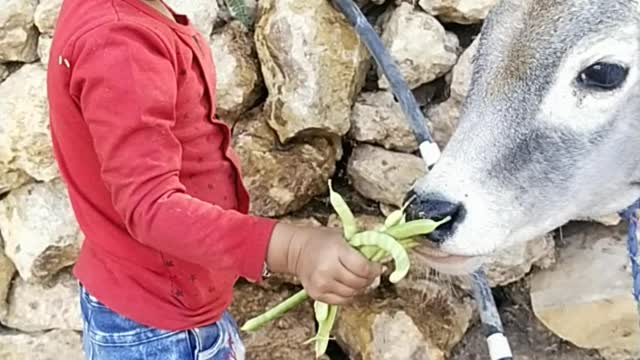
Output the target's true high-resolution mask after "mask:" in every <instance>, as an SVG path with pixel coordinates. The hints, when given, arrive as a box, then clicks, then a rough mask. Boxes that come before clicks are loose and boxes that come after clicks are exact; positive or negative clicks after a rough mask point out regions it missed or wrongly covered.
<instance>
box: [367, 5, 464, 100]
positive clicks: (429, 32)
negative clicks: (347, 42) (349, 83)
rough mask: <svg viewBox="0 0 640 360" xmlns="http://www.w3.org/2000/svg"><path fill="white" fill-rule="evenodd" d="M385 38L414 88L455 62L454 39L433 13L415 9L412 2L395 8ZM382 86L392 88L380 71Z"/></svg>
mask: <svg viewBox="0 0 640 360" xmlns="http://www.w3.org/2000/svg"><path fill="white" fill-rule="evenodd" d="M382 41H383V43H384V45H385V46H386V48H387V49H389V53H390V54H391V57H392V58H393V59H394V60H395V61H396V63H397V64H398V66H399V68H400V72H401V73H402V75H403V76H404V78H405V79H406V80H407V82H408V84H409V86H410V87H411V88H416V87H418V86H420V85H422V84H426V83H428V82H431V81H433V80H435V79H437V78H438V77H440V76H442V75H444V74H446V73H447V72H448V71H449V70H451V68H452V67H453V65H455V63H456V60H457V56H456V53H455V51H454V49H452V45H453V44H452V43H451V41H452V38H451V37H448V36H447V33H446V31H445V29H444V27H442V25H441V24H440V23H439V22H438V20H436V18H434V17H433V16H431V15H429V14H426V13H424V12H421V11H418V10H415V9H414V8H413V6H411V5H410V4H408V3H402V4H400V6H398V8H396V9H395V11H394V12H393V14H392V15H391V16H390V18H389V21H388V22H387V23H386V25H385V26H384V31H383V33H382ZM379 76H380V80H379V82H378V85H379V86H380V88H383V89H387V88H389V83H388V81H387V79H386V78H385V77H384V75H382V73H381V72H379Z"/></svg>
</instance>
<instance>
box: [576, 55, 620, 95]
mask: <svg viewBox="0 0 640 360" xmlns="http://www.w3.org/2000/svg"><path fill="white" fill-rule="evenodd" d="M628 74H629V69H628V68H626V67H624V66H622V65H618V64H611V63H603V62H598V63H595V64H593V65H591V66H589V67H588V68H586V69H584V70H582V72H581V73H580V75H578V83H579V84H580V85H582V86H584V87H587V88H591V89H595V90H614V89H616V88H618V87H620V86H621V85H622V84H623V83H624V81H625V80H626V79H627V75H628Z"/></svg>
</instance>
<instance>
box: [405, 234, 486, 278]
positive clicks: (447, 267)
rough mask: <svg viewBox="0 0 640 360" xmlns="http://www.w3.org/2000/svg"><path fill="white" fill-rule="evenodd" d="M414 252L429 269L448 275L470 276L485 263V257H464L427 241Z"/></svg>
mask: <svg viewBox="0 0 640 360" xmlns="http://www.w3.org/2000/svg"><path fill="white" fill-rule="evenodd" d="M412 251H413V253H414V254H416V255H417V256H418V257H419V258H420V259H422V260H423V261H424V262H425V263H426V264H427V265H428V266H429V267H431V268H433V269H434V270H436V271H438V272H440V273H443V274H448V275H467V274H470V273H472V272H474V271H476V270H478V269H479V268H480V267H481V266H482V264H483V263H484V261H485V257H484V256H463V255H455V254H451V253H448V252H445V251H442V250H441V249H439V248H437V247H435V246H433V245H432V244H430V243H428V242H427V241H423V242H421V244H420V246H417V247H415V248H414V249H413V250H412Z"/></svg>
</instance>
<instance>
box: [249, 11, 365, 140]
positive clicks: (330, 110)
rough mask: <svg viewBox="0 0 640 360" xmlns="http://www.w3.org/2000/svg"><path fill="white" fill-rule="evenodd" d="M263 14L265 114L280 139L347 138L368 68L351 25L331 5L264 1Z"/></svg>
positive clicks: (259, 28) (258, 35) (258, 37)
mask: <svg viewBox="0 0 640 360" xmlns="http://www.w3.org/2000/svg"><path fill="white" fill-rule="evenodd" d="M259 14H260V17H259V19H258V22H257V24H256V32H255V41H256V47H257V51H258V56H259V58H260V63H261V65H262V73H263V76H264V79H265V82H266V85H267V89H268V91H269V98H268V99H267V104H266V106H265V109H266V110H267V111H268V114H269V116H268V117H267V119H268V121H269V125H270V126H271V127H272V128H273V129H274V130H275V131H276V133H277V134H278V138H279V140H280V141H281V142H283V143H286V142H289V141H290V140H291V139H293V138H294V137H300V136H302V135H305V136H309V135H312V134H318V133H319V134H323V135H327V134H328V135H331V136H342V135H344V134H346V133H347V131H348V130H349V127H350V121H349V114H350V112H351V107H352V105H353V102H354V101H355V97H356V95H357V94H358V93H359V92H360V89H361V88H362V86H363V85H364V80H365V76H366V73H367V70H368V68H369V54H368V52H367V50H366V48H365V47H364V45H363V44H362V43H361V41H360V40H359V38H358V37H357V35H356V34H355V32H354V31H353V29H352V28H351V26H350V25H349V24H348V23H347V22H346V21H345V19H344V17H343V16H342V15H341V14H339V13H338V12H337V11H336V10H335V9H334V8H333V7H332V6H331V4H330V2H327V1H326V0H278V1H276V0H265V1H260V2H259ZM329 29H330V30H329Z"/></svg>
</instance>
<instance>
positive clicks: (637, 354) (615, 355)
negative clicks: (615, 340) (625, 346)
mask: <svg viewBox="0 0 640 360" xmlns="http://www.w3.org/2000/svg"><path fill="white" fill-rule="evenodd" d="M599 353H600V355H601V356H602V358H603V359H604V360H638V359H640V348H638V349H637V350H636V351H629V350H616V349H602V350H600V351H599Z"/></svg>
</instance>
